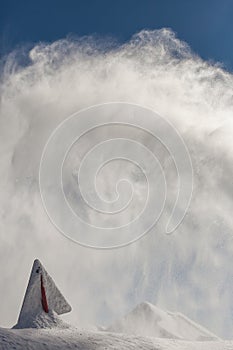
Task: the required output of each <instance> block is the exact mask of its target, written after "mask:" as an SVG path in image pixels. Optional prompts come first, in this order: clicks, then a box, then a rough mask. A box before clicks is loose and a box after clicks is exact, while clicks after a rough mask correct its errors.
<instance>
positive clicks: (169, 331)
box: [106, 302, 219, 341]
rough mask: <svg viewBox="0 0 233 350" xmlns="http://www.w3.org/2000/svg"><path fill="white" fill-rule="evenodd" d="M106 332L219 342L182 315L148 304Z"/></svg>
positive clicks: (141, 305)
mask: <svg viewBox="0 0 233 350" xmlns="http://www.w3.org/2000/svg"><path fill="white" fill-rule="evenodd" d="M106 330H107V331H109V332H117V333H127V334H136V335H142V336H152V337H159V338H169V339H182V340H194V341H209V340H219V338H218V337H217V336H216V335H214V334H212V333H211V332H210V331H208V330H207V329H205V328H204V327H202V326H200V325H199V324H197V323H195V322H193V321H192V320H190V319H189V318H188V317H185V316H184V315H182V314H181V313H173V312H168V311H164V310H162V309H160V308H158V307H157V306H155V305H152V304H150V303H148V302H144V303H141V304H139V305H138V306H137V307H136V308H135V309H134V310H132V311H131V312H129V313H128V314H127V315H126V316H125V317H123V318H122V319H120V320H118V321H116V322H115V323H113V324H112V325H111V326H110V327H108V328H107V329H106Z"/></svg>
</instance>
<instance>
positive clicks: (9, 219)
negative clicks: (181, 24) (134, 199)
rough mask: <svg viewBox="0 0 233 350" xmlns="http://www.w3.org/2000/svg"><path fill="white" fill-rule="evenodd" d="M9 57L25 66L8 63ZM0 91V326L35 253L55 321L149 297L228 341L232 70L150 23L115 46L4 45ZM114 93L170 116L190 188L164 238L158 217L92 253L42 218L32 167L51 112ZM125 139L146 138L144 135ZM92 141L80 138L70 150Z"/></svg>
mask: <svg viewBox="0 0 233 350" xmlns="http://www.w3.org/2000/svg"><path fill="white" fill-rule="evenodd" d="M19 56H20V57H21V58H22V56H23V57H24V58H25V57H26V60H23V61H26V62H28V61H29V62H30V63H29V64H26V63H25V65H24V66H20V65H19V64H18V62H19V61H21V62H22V60H19ZM0 89H1V105H0V146H1V147H0V159H1V168H0V169H1V170H0V190H1V198H0V201H1V203H0V207H1V209H0V216H1V217H0V239H1V245H0V256H1V263H0V275H1V284H0V298H1V300H2V305H1V313H0V324H1V325H2V326H7V327H10V326H12V324H15V323H16V320H17V316H18V312H19V305H21V302H22V299H23V295H24V291H25V287H26V286H25V283H26V282H25V281H26V279H27V271H28V266H29V265H30V264H31V261H32V260H33V259H34V257H35V256H39V257H40V258H41V259H42V261H44V263H45V265H46V267H47V268H48V270H49V271H50V272H51V274H52V275H53V276H54V278H55V280H56V281H57V282H58V285H59V286H60V288H61V290H62V291H63V293H64V295H66V296H67V298H68V300H69V301H70V303H71V304H72V306H73V309H74V311H73V312H72V313H71V314H70V315H69V316H67V317H66V319H69V320H70V321H72V323H74V324H75V325H82V326H83V325H85V324H86V323H91V324H99V323H103V324H104V325H109V324H110V323H112V322H113V320H114V319H117V318H119V317H120V315H123V314H125V313H126V311H127V310H130V309H132V308H133V307H134V306H135V305H137V304H138V303H139V302H141V301H143V300H149V301H151V302H152V303H154V304H157V305H159V307H161V308H163V309H168V310H172V311H175V310H179V311H180V312H182V313H183V314H185V315H188V317H190V318H191V319H193V320H195V321H196V322H199V323H201V324H203V325H204V326H206V327H207V328H209V329H211V331H213V332H214V333H216V334H217V335H220V336H222V337H228V338H231V337H232V334H233V333H232V329H233V319H232V311H231V310H232V308H233V298H232V290H233V280H232V276H233V264H232V253H233V239H232V232H233V219H232V199H233V196H232V193H233V187H232V178H233V173H232V161H233V159H232V158H233V156H232V155H233V152H232V151H233V143H232V132H233V123H232V115H233V97H232V96H233V77H232V74H231V73H228V72H226V71H224V70H223V69H222V68H221V67H220V66H219V65H214V64H212V63H208V62H204V61H203V60H201V59H200V58H199V57H197V56H196V55H195V54H193V53H192V52H191V50H190V49H189V48H188V47H187V45H186V44H184V43H183V42H181V41H179V40H178V39H177V38H176V37H175V34H174V33H173V32H172V31H170V30H168V29H162V30H159V31H152V32H149V31H142V32H141V33H139V34H137V35H136V36H134V37H133V38H132V40H131V41H129V42H127V43H125V44H124V45H118V44H116V43H113V44H112V43H110V44H109V43H106V42H105V41H104V40H102V41H101V40H100V41H98V40H95V39H93V38H81V39H77V40H69V39H67V40H66V39H65V40H61V41H58V42H55V43H52V44H50V45H49V44H48V45H46V44H38V45H36V46H35V47H34V48H33V49H32V50H31V51H30V52H23V50H22V51H20V52H15V53H12V54H11V55H10V56H9V57H8V58H7V59H6V63H5V64H4V66H2V67H1V86H0ZM119 100H120V101H127V102H131V103H134V102H135V103H138V104H141V105H143V106H148V107H150V108H152V109H154V110H156V111H157V112H158V113H159V114H161V115H162V116H164V117H166V118H167V119H168V120H169V121H170V122H172V123H173V124H174V125H175V127H176V128H177V129H178V131H179V132H180V133H181V135H182V136H183V138H184V139H185V141H186V143H187V145H188V147H189V149H190V152H191V157H192V161H193V166H194V192H193V200H192V203H191V207H190V210H189V212H188V215H187V216H186V218H185V220H184V221H183V223H182V225H181V226H180V227H179V229H178V230H177V231H176V233H175V234H174V235H172V236H169V237H168V236H165V235H164V234H163V230H162V227H163V222H162V223H161V226H160V225H158V226H156V227H155V229H154V230H153V231H152V232H150V234H148V235H147V236H146V237H145V238H144V239H143V240H141V241H139V242H137V243H136V244H134V245H133V246H130V247H128V248H125V249H122V250H118V251H114V252H112V251H111V252H104V253H103V252H101V251H93V250H87V249H84V248H82V247H79V246H78V245H75V244H73V243H72V242H69V241H68V240H67V239H65V238H64V237H63V236H61V235H60V234H59V233H58V232H57V231H56V229H55V228H54V227H53V226H52V225H51V223H50V221H49V219H48V218H47V216H46V215H45V213H44V210H43V207H42V204H41V199H40V195H39V188H38V168H39V161H40V156H41V153H42V150H43V147H44V145H45V142H46V141H47V139H48V137H49V136H50V134H51V132H52V131H53V130H54V128H55V127H56V126H57V125H58V124H59V123H60V122H61V121H62V120H64V119H65V118H66V117H68V116H69V115H70V114H71V113H73V112H76V111H77V110H80V109H81V108H84V107H88V106H90V105H93V104H97V103H102V102H108V101H119ZM108 131H109V130H105V131H103V134H104V135H105V134H107V133H108ZM130 132H132V136H135V135H134V134H133V131H130ZM125 134H127V132H126V131H125ZM136 137H137V140H138V141H144V143H145V144H146V143H150V140H149V139H147V137H146V136H145V135H144V136H143V135H136ZM93 140H95V137H94V136H93V135H91V136H90V137H89V138H88V137H86V138H84V140H83V141H82V143H81V145H80V147H79V149H80V152H81V155H80V156H82V152H84V151H85V150H87V149H88V146H90V145H91V142H93ZM160 151H161V150H160V149H158V152H159V155H160V156H161V157H162V158H163V152H162V151H161V152H160ZM166 161H167V159H166V157H165V158H164V162H166ZM112 172H114V174H115V173H116V175H117V172H116V169H115V168H113V169H112ZM87 180H88V179H87ZM170 180H171V181H170V182H171V183H172V182H173V172H171V173H170ZM109 183H110V181H105V183H104V185H108V184H109ZM69 185H70V187H69V189H72V190H75V188H74V187H72V184H71V183H69ZM105 189H106V192H107V193H109V192H111V188H110V187H109V188H108V187H107V188H105ZM74 197H75V195H74ZM58 205H59V203H58ZM132 214H133V213H132ZM64 219H65V218H64ZM165 219H166V218H165ZM165 221H166V220H165ZM9 257H13V258H9ZM6 262H7V263H6ZM6 265H7V266H6ZM116 305H117V307H116ZM12 334H15V333H12ZM16 334H18V333H16Z"/></svg>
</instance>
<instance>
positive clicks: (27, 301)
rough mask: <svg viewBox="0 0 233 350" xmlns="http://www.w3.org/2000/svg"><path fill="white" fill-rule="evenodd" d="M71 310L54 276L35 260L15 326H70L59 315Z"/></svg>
mask: <svg viewBox="0 0 233 350" xmlns="http://www.w3.org/2000/svg"><path fill="white" fill-rule="evenodd" d="M69 311H71V307H70V305H69V304H68V303H67V301H66V300H65V298H64V297H63V295H62V294H61V292H60V291H59V289H58V288H57V286H56V285H55V283H54V281H53V280H52V278H51V277H50V276H49V274H48V273H47V271H46V270H45V268H44V267H43V265H42V264H41V262H40V261H39V260H35V261H34V264H33V267H32V271H31V275H30V279H29V282H28V286H27V290H26V293H25V297H24V301H23V305H22V308H21V311H20V315H19V319H18V323H17V324H16V325H15V326H14V328H53V327H58V328H68V327H69V326H68V325H67V324H66V323H64V322H63V321H62V320H61V319H60V318H59V317H58V315H61V314H64V313H66V312H69Z"/></svg>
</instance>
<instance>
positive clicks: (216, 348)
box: [0, 260, 233, 350]
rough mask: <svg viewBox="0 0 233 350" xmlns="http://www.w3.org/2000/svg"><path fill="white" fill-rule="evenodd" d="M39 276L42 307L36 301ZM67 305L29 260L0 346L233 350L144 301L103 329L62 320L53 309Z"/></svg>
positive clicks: (22, 349)
mask: <svg viewBox="0 0 233 350" xmlns="http://www.w3.org/2000/svg"><path fill="white" fill-rule="evenodd" d="M41 276H42V277H43V280H44V283H45V292H46V298H47V300H48V307H49V311H48V312H47V309H46V310H45V309H43V306H42V289H41V284H40V282H41V279H40V277H41ZM69 310H71V307H70V305H69V304H68V303H67V302H66V300H65V298H64V297H63V296H62V294H61V293H60V292H59V290H58V289H57V287H56V286H55V283H54V282H53V280H52V279H51V277H50V276H49V275H48V273H47V272H46V271H45V269H44V267H43V266H42V265H41V263H40V262H39V260H35V262H34V265H33V268H32V272H31V276H30V279H29V283H28V287H27V291H26V294H25V298H24V301H23V306H22V309H21V312H20V316H19V320H18V323H17V325H16V326H15V327H14V328H13V329H4V328H0V350H12V349H15V350H42V349H43V350H55V349H56V350H61V349H62V350H69V349H76V350H77V349H78V350H104V349H105V350H107V349H109V350H111V349H115V350H123V349H126V350H130V349H142V350H143V349H144V350H178V349H179V350H199V349H200V350H231V349H232V350H233V341H232V342H230V341H221V340H220V339H218V338H217V337H216V336H215V335H213V334H212V333H210V332H209V331H207V330H206V329H204V328H203V327H201V326H199V325H198V324H196V323H194V322H193V321H191V320H189V319H188V318H187V317H185V316H183V315H182V314H179V313H171V312H167V311H163V310H161V309H159V308H158V307H156V306H155V305H152V304H150V303H142V304H140V305H138V306H137V307H136V308H135V309H134V310H133V311H132V312H130V313H129V314H128V315H126V316H125V317H124V318H123V319H122V320H119V321H117V322H115V323H114V324H113V325H112V326H111V327H109V329H108V331H107V330H105V331H100V330H99V331H96V330H89V331H85V330H81V329H76V328H74V327H72V326H70V325H68V324H66V323H64V322H63V321H62V319H61V318H60V317H59V316H58V314H57V313H60V314H61V313H64V312H67V311H69ZM110 330H111V332H110ZM162 338H164V339H162ZM165 338H167V339H165ZM168 338H169V339H168ZM184 339H186V340H184ZM187 339H189V341H188V340H187ZM210 339H211V341H209V340H210ZM200 340H201V341H200ZM203 340H205V341H203Z"/></svg>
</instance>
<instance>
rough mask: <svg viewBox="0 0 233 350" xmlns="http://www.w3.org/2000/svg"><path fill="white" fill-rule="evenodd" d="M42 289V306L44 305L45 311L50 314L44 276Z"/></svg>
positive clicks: (41, 284) (41, 279)
mask: <svg viewBox="0 0 233 350" xmlns="http://www.w3.org/2000/svg"><path fill="white" fill-rule="evenodd" d="M40 287H41V304H42V307H43V310H44V311H45V312H46V313H48V312H49V308H48V302H47V298H46V293H45V287H44V283H43V277H42V275H40Z"/></svg>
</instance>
